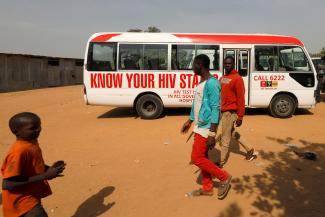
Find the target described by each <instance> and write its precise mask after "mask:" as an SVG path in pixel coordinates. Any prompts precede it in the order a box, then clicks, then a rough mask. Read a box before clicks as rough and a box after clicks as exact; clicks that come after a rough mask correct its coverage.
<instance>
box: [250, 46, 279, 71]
mask: <svg viewBox="0 0 325 217" xmlns="http://www.w3.org/2000/svg"><path fill="white" fill-rule="evenodd" d="M277 59H278V55H277V47H276V46H263V45H261V46H260V45H258V46H255V71H278V61H277Z"/></svg>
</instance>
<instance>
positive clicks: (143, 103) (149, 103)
mask: <svg viewBox="0 0 325 217" xmlns="http://www.w3.org/2000/svg"><path fill="white" fill-rule="evenodd" d="M135 108H136V111H137V113H138V115H139V116H140V117H141V118H142V119H156V118H158V117H159V116H160V115H161V113H162V112H163V110H164V106H163V103H162V101H161V99H160V98H159V97H157V96H155V95H153V94H146V95H143V96H141V97H140V98H139V99H138V100H137V102H136V105H135Z"/></svg>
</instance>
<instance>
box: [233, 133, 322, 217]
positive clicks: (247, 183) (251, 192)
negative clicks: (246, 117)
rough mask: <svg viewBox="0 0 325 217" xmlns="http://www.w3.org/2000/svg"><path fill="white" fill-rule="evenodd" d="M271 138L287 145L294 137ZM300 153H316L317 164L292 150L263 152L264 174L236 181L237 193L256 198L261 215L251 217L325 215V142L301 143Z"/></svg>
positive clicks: (256, 214)
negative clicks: (300, 156)
mask: <svg viewBox="0 0 325 217" xmlns="http://www.w3.org/2000/svg"><path fill="white" fill-rule="evenodd" d="M267 139H269V140H272V141H275V142H277V143H278V144H281V145H285V144H288V143H290V142H292V140H293V138H284V139H283V138H274V137H267ZM299 146H300V147H301V148H294V149H295V150H299V151H312V152H314V153H316V154H317V156H318V160H317V161H310V160H306V159H302V158H299V157H298V156H296V155H295V154H294V153H293V148H292V147H287V148H286V149H285V150H284V151H283V152H280V153H275V152H265V151H261V152H260V154H259V158H260V159H262V160H263V161H265V163H266V165H267V166H265V168H264V172H263V173H261V174H255V175H252V176H248V175H246V176H243V177H241V178H237V179H234V180H233V183H232V186H233V188H232V189H233V190H234V191H236V193H239V194H243V195H246V196H254V197H256V199H255V200H254V202H253V203H252V206H253V207H255V208H256V210H257V212H253V213H250V216H258V217H262V216H263V217H264V216H280V217H291V216H295V217H300V216H301V217H306V216H313V217H323V216H325V209H324V201H325V185H324V184H323V183H324V181H325V171H324V168H325V160H324V157H325V143H324V144H321V143H312V142H309V141H306V140H300V144H299Z"/></svg>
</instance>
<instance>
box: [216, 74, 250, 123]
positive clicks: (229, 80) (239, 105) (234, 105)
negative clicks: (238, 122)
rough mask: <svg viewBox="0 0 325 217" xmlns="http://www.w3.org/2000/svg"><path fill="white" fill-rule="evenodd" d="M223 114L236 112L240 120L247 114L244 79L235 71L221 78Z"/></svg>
mask: <svg viewBox="0 0 325 217" xmlns="http://www.w3.org/2000/svg"><path fill="white" fill-rule="evenodd" d="M220 83H221V112H225V111H235V112H236V113H237V115H238V118H239V119H243V117H244V114H245V85H244V80H243V78H242V77H241V76H240V75H239V74H238V72H237V71H236V70H235V69H234V70H232V71H231V72H230V73H229V74H228V75H223V76H222V77H221V78H220Z"/></svg>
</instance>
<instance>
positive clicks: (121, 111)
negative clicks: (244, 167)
mask: <svg viewBox="0 0 325 217" xmlns="http://www.w3.org/2000/svg"><path fill="white" fill-rule="evenodd" d="M324 95H325V94H324ZM323 98H324V102H325V96H324V97H323ZM245 112H246V115H248V116H259V115H263V116H264V115H269V112H268V110H267V109H263V108H246V110H245ZM189 114H190V108H165V110H164V112H163V113H162V115H161V116H160V117H159V118H164V117H167V116H188V115H189ZM312 114H313V113H312V112H310V111H309V110H307V109H297V110H296V112H295V114H294V115H312ZM97 118H99V119H101V118H139V116H138V114H137V113H136V111H135V110H134V109H133V108H124V107H117V108H113V109H111V110H109V111H107V112H105V113H104V114H101V115H100V116H98V117H97Z"/></svg>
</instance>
